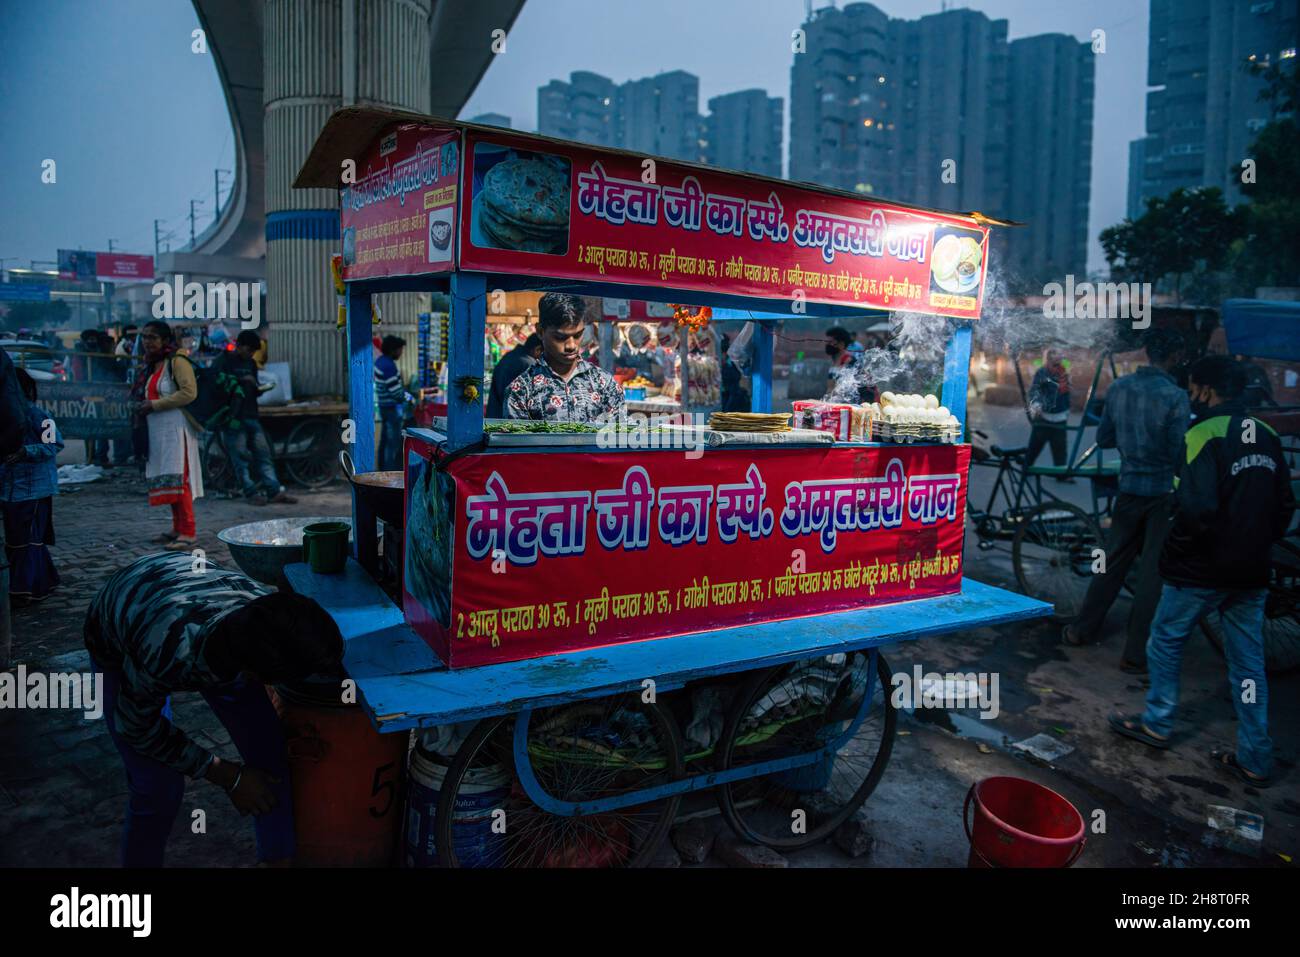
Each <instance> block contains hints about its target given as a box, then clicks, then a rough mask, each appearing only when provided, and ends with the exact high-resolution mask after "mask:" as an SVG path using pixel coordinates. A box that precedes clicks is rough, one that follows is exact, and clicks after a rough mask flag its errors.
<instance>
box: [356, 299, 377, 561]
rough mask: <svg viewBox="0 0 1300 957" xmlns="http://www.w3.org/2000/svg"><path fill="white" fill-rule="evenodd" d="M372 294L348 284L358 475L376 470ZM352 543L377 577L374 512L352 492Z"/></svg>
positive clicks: (357, 556)
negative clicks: (371, 320) (371, 318)
mask: <svg viewBox="0 0 1300 957" xmlns="http://www.w3.org/2000/svg"><path fill="white" fill-rule="evenodd" d="M373 335H374V333H373V331H372V327H371V322H370V293H368V292H363V291H362V290H360V289H358V288H357V286H356V285H353V284H349V285H348V416H349V418H350V419H351V420H352V431H353V440H352V462H353V464H354V465H355V467H356V470H357V471H358V472H373V471H374V470H375V384H374V383H375V360H374V358H373V356H374V349H373V346H372V345H371V339H372V337H373ZM352 543H353V551H354V552H355V554H356V559H357V561H358V562H360V563H361V567H362V568H364V569H366V571H368V572H370V573H371V574H374V573H375V571H376V569H377V568H378V564H379V536H378V535H377V534H376V532H375V513H374V511H373V510H372V509H371V508H370V507H369V506H368V505H367V504H366V503H365V502H364V501H363V500H362V499H360V498H359V497H358V496H357V493H356V491H355V490H353V492H352Z"/></svg>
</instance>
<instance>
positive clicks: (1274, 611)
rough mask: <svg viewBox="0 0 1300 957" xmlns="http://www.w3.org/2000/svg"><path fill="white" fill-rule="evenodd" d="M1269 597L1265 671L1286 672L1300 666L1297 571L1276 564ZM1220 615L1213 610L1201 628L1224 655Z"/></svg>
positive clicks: (1266, 619)
mask: <svg viewBox="0 0 1300 957" xmlns="http://www.w3.org/2000/svg"><path fill="white" fill-rule="evenodd" d="M1271 577H1272V579H1273V580H1272V582H1271V583H1270V586H1269V591H1268V598H1267V599H1266V600H1265V602H1264V628H1263V635H1264V670H1265V671H1267V672H1269V673H1270V674H1278V675H1280V674H1285V673H1286V672H1288V671H1294V670H1295V669H1296V668H1300V600H1298V599H1300V591H1297V590H1296V584H1297V582H1296V578H1295V575H1294V573H1292V572H1288V571H1287V570H1286V569H1285V568H1281V569H1280V568H1279V567H1278V566H1276V565H1275V566H1274V568H1273V574H1272V576H1271ZM1220 619H1221V616H1220V615H1219V613H1218V612H1217V611H1214V612H1210V614H1208V615H1206V616H1205V617H1204V618H1202V619H1201V630H1202V631H1203V632H1205V637H1206V638H1208V639H1209V641H1210V645H1211V646H1212V647H1213V648H1214V650H1215V651H1217V652H1218V653H1219V654H1220V655H1223V654H1224V650H1223V644H1224V634H1223V625H1222V623H1221V620H1220Z"/></svg>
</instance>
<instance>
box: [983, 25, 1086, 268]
mask: <svg viewBox="0 0 1300 957" xmlns="http://www.w3.org/2000/svg"><path fill="white" fill-rule="evenodd" d="M1010 51H1011V56H1010V61H1009V67H1008V71H1007V107H1008V108H1007V163H1006V179H1005V183H1006V194H1005V198H1004V199H1003V200H1002V201H1001V202H1000V203H999V205H997V206H991V207H990V208H993V209H1001V210H1003V211H1004V213H1005V215H1006V216H1007V217H1008V218H1010V219H1013V220H1016V221H1017V222H1021V223H1024V224H1025V225H1024V226H1023V227H1021V228H1017V229H1011V230H1002V231H1000V232H1002V233H1003V234H1005V236H1006V244H1005V249H1004V250H1003V252H1002V255H1003V263H1004V265H1005V267H1006V268H1007V270H1008V276H1009V277H1010V278H1011V279H1012V280H1013V284H1014V280H1017V279H1018V280H1020V281H1021V282H1038V281H1046V280H1048V279H1052V278H1056V279H1060V277H1062V276H1064V275H1066V274H1070V273H1072V274H1074V275H1076V276H1080V277H1082V276H1083V275H1085V274H1086V272H1087V264H1088V228H1089V223H1088V206H1089V199H1090V196H1091V182H1092V112H1093V74H1094V69H1095V66H1096V61H1095V60H1094V54H1093V52H1092V47H1091V45H1090V44H1088V43H1081V42H1079V41H1078V40H1076V39H1075V38H1074V37H1071V36H1065V35H1063V34H1059V33H1051V34H1044V35H1042V36H1035V37H1026V38H1025V39H1023V40H1014V41H1012V43H1011V44H1010ZM994 262H997V260H996V259H995V260H994Z"/></svg>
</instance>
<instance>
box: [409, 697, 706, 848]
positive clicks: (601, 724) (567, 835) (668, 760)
mask: <svg viewBox="0 0 1300 957" xmlns="http://www.w3.org/2000/svg"><path fill="white" fill-rule="evenodd" d="M517 720H518V719H516V718H514V717H500V718H489V719H487V720H485V721H480V722H479V723H478V725H477V726H476V727H475V728H474V730H473V731H472V732H470V735H469V737H468V738H466V739H465V743H464V744H462V745H461V746H460V750H458V751H457V752H456V757H455V759H454V760H453V761H452V763H451V767H450V768H448V770H447V777H446V779H445V780H444V782H443V786H442V789H441V791H440V793H439V796H438V817H437V821H436V823H435V826H436V828H437V831H436V834H437V837H436V840H435V843H436V845H437V848H438V858H439V860H440V862H441V863H442V865H443V866H444V867H475V866H477V867H484V866H490V867H641V866H644V865H645V864H646V863H648V862H649V861H650V859H651V858H652V857H653V856H654V854H655V852H656V851H657V850H658V848H659V845H660V844H661V843H662V842H663V839H664V837H665V836H666V835H667V833H668V828H669V827H670V826H671V825H672V822H673V817H674V816H675V815H676V813H677V806H678V804H679V803H680V802H681V798H680V797H670V798H665V799H663V800H659V801H652V802H650V803H648V804H640V805H634V806H632V807H625V808H620V809H616V810H610V811H596V812H595V813H592V814H586V815H581V816H565V815H560V814H554V813H551V812H550V811H548V810H546V809H544V808H541V807H539V806H537V805H536V804H535V803H533V801H532V799H531V798H529V796H528V794H527V793H526V792H525V790H524V787H523V784H522V783H521V782H520V780H519V775H518V770H517V768H516V765H515V757H514V736H515V723H516V721H517ZM527 748H528V756H529V765H530V767H531V768H532V771H533V774H534V775H535V776H536V778H537V782H538V783H539V784H540V785H541V787H542V789H543V790H544V791H545V792H546V793H547V794H548V795H549V796H550V797H552V798H553V799H555V800H559V801H574V802H577V801H581V802H584V803H586V802H594V801H600V800H602V799H606V800H607V799H609V798H612V797H616V796H619V795H624V794H628V793H629V792H632V791H637V790H642V789H645V788H651V787H658V786H661V785H664V784H666V783H668V782H669V781H673V780H676V779H678V778H680V777H682V775H683V773H684V771H683V767H682V749H681V737H680V734H679V732H678V730H677V723H676V722H675V721H674V720H673V717H672V715H671V714H670V713H669V712H668V710H667V709H666V708H665V707H663V706H661V705H659V704H657V703H656V704H646V703H644V702H642V701H641V699H640V697H639V696H638V695H620V696H616V697H611V698H601V699H597V700H593V701H584V702H580V703H578V704H571V705H560V706H558V707H554V708H540V709H538V710H537V711H534V712H533V713H532V715H531V718H530V720H529V724H528V743H527ZM493 774H501V775H503V776H504V777H505V778H508V779H509V781H510V784H509V787H508V794H507V795H505V796H504V798H503V800H502V801H501V804H500V806H499V807H498V808H492V809H487V810H484V809H481V808H480V809H479V810H475V811H469V812H466V811H464V810H463V809H465V808H476V807H480V806H481V804H482V800H481V798H480V797H479V794H480V793H481V787H477V786H476V784H475V782H476V781H481V780H483V779H484V777H485V776H488V777H490V776H491V775H493ZM454 809H461V810H458V811H455V813H453V810H454ZM498 810H500V811H504V812H505V814H504V817H503V818H501V823H502V824H503V825H504V833H496V832H492V834H491V835H490V837H489V836H487V835H485V834H484V832H483V830H482V826H481V823H479V824H477V825H476V824H475V823H474V822H473V821H470V820H468V819H467V817H468V816H469V815H477V816H478V818H479V821H480V822H481V821H482V820H484V819H485V818H491V817H492V816H493V815H495V814H496V812H497V811H498ZM476 827H477V828H478V829H477V830H476V829H475V828H476Z"/></svg>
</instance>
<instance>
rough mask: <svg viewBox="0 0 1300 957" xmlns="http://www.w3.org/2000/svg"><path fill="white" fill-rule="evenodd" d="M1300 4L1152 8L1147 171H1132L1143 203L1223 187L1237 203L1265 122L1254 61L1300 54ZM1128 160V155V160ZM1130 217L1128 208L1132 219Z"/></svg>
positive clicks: (1160, 0)
mask: <svg viewBox="0 0 1300 957" xmlns="http://www.w3.org/2000/svg"><path fill="white" fill-rule="evenodd" d="M1298 7H1300V0H1265V2H1259V0H1151V17H1150V38H1149V43H1148V49H1147V85H1148V86H1149V87H1151V89H1150V90H1149V91H1148V93H1147V113H1146V122H1147V125H1146V131H1147V135H1146V137H1145V138H1144V139H1145V146H1144V147H1143V150H1144V152H1145V155H1144V161H1143V163H1142V164H1141V165H1140V166H1139V167H1138V168H1137V169H1135V168H1134V164H1133V163H1132V162H1130V164H1129V176H1130V180H1131V179H1132V178H1133V177H1135V176H1137V177H1138V179H1139V182H1138V184H1137V186H1136V190H1135V188H1134V185H1133V183H1132V182H1130V186H1129V191H1130V195H1132V194H1133V193H1134V192H1136V195H1137V198H1138V200H1139V202H1138V204H1137V205H1136V211H1137V212H1138V213H1139V214H1140V213H1141V209H1142V204H1141V202H1140V201H1141V200H1145V199H1147V198H1148V197H1151V196H1165V195H1167V194H1169V193H1170V192H1172V191H1173V190H1174V189H1177V188H1178V187H1180V186H1181V187H1193V186H1217V187H1219V188H1220V189H1222V190H1223V191H1224V194H1225V197H1226V199H1227V200H1228V202H1229V203H1238V202H1241V201H1242V199H1243V198H1244V197H1243V196H1242V194H1241V163H1242V160H1244V159H1248V158H1249V148H1250V143H1251V142H1252V141H1253V140H1254V138H1255V135H1256V133H1257V132H1258V131H1259V129H1260V128H1261V127H1263V126H1264V125H1265V124H1266V123H1267V122H1268V120H1269V110H1270V107H1269V104H1267V103H1264V102H1261V101H1260V100H1259V98H1258V97H1259V91H1260V90H1262V89H1263V88H1264V86H1265V83H1264V80H1263V79H1261V78H1257V77H1255V76H1252V75H1251V74H1250V73H1249V72H1248V71H1247V65H1248V64H1249V63H1252V62H1253V63H1257V64H1269V65H1276V64H1279V63H1281V62H1283V61H1284V60H1287V59H1291V58H1293V57H1294V56H1295V55H1296V47H1297V45H1298V44H1297V34H1298V32H1300V26H1297V23H1298V22H1300V14H1298V11H1297V8H1298ZM1131 159H1132V153H1131V152H1130V160H1131ZM1133 213H1134V206H1133V204H1132V203H1130V209H1129V215H1130V216H1132V215H1133Z"/></svg>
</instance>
